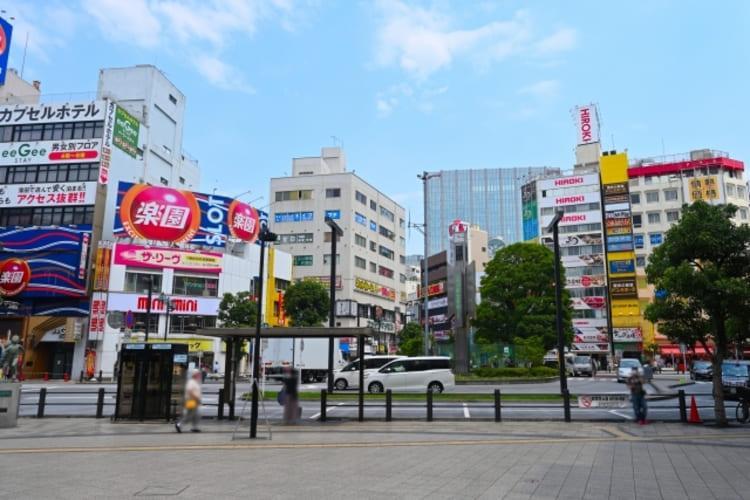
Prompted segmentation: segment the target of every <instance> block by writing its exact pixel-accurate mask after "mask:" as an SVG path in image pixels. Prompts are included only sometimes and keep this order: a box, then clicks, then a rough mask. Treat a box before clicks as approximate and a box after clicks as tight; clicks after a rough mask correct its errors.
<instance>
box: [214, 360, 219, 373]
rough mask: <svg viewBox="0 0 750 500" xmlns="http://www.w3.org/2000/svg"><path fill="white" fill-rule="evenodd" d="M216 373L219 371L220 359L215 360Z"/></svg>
mask: <svg viewBox="0 0 750 500" xmlns="http://www.w3.org/2000/svg"><path fill="white" fill-rule="evenodd" d="M214 373H219V360H218V359H217V360H216V361H214Z"/></svg>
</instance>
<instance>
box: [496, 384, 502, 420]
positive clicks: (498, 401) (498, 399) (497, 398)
mask: <svg viewBox="0 0 750 500" xmlns="http://www.w3.org/2000/svg"><path fill="white" fill-rule="evenodd" d="M502 421H503V416H502V413H500V389H495V422H502Z"/></svg>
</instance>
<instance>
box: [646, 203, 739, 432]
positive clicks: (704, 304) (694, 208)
mask: <svg viewBox="0 0 750 500" xmlns="http://www.w3.org/2000/svg"><path fill="white" fill-rule="evenodd" d="M736 210H737V209H736V207H734V206H732V205H728V206H724V205H722V206H712V205H708V204H707V203H705V202H702V201H697V202H695V203H693V204H692V205H690V206H685V207H684V208H683V212H682V218H681V219H680V222H679V223H678V224H675V225H674V226H672V228H670V229H669V231H667V233H666V238H665V240H664V243H663V244H662V245H661V246H659V247H658V248H656V250H654V252H653V254H652V255H651V257H650V258H649V264H648V266H647V267H646V276H647V278H648V281H649V283H652V284H654V286H655V288H656V290H658V293H657V298H656V299H655V300H654V302H653V303H652V304H650V305H649V306H648V307H647V308H646V313H645V316H646V318H647V319H648V320H649V321H652V322H655V323H657V322H658V324H659V329H660V331H661V332H662V333H664V334H665V335H667V336H668V337H669V338H670V339H672V340H673V341H676V342H683V343H685V344H686V345H688V346H692V345H694V344H695V343H699V344H701V345H703V347H704V348H705V349H706V352H708V353H710V355H711V360H712V364H713V377H714V378H713V384H714V387H713V393H714V401H715V403H714V404H715V413H716V419H717V422H718V423H719V424H720V425H726V423H727V420H726V414H725V411H724V398H723V392H722V388H721V363H722V362H723V361H724V359H725V358H726V356H727V354H728V346H729V344H730V342H732V341H744V340H745V338H746V335H747V333H748V332H747V330H746V326H745V325H746V318H747V317H748V315H750V227H748V226H746V225H745V226H736V225H735V224H733V223H732V221H731V220H730V219H731V218H732V217H733V216H734V214H735V212H736ZM710 341H713V343H712V344H711V343H710Z"/></svg>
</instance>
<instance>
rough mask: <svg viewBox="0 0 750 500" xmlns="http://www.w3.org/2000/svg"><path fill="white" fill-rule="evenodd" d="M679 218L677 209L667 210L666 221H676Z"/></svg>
mask: <svg viewBox="0 0 750 500" xmlns="http://www.w3.org/2000/svg"><path fill="white" fill-rule="evenodd" d="M678 220H680V211H679V210H667V222H677V221H678Z"/></svg>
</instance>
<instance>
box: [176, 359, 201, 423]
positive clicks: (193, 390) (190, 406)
mask: <svg viewBox="0 0 750 500" xmlns="http://www.w3.org/2000/svg"><path fill="white" fill-rule="evenodd" d="M200 380H201V372H200V370H195V369H193V370H192V371H191V372H190V378H189V379H188V381H187V384H185V407H184V408H183V410H182V417H181V418H180V420H178V421H177V422H175V424H174V426H175V429H177V432H182V426H183V425H185V423H187V422H190V425H191V429H190V430H191V431H192V432H200V431H201V430H200V429H199V428H198V423H199V422H200V419H201V415H200V410H199V409H200V406H201V399H202V391H201V384H200Z"/></svg>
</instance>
